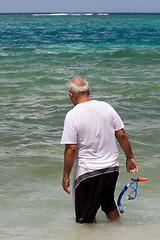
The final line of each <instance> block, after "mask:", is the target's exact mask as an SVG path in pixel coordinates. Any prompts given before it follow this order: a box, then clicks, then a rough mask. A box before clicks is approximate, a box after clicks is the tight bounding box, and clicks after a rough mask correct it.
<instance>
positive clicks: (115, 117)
mask: <svg viewBox="0 0 160 240" xmlns="http://www.w3.org/2000/svg"><path fill="white" fill-rule="evenodd" d="M113 110H114V109H113ZM113 125H114V130H115V131H118V130H120V129H122V128H124V124H123V121H122V119H121V118H120V116H119V115H118V113H117V112H116V111H115V110H114V111H113Z"/></svg>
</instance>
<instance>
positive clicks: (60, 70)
mask: <svg viewBox="0 0 160 240" xmlns="http://www.w3.org/2000/svg"><path fill="white" fill-rule="evenodd" d="M77 75H78V76H79V75H80V76H83V77H85V78H86V79H87V80H88V81H89V84H90V87H91V98H92V99H97V100H104V101H106V102H108V103H109V104H111V105H112V106H113V107H114V108H115V109H116V110H117V112H118V113H119V114H120V116H121V118H122V119H123V122H124V124H125V130H126V133H127V134H128V136H129V139H130V141H131V145H132V149H133V152H134V154H135V157H136V159H137V162H138V164H139V173H137V174H135V175H134V177H135V178H136V177H138V176H141V177H147V178H149V181H148V182H145V183H140V184H139V189H138V196H137V198H136V199H135V200H134V201H128V200H127V199H126V198H125V197H124V199H123V204H124V205H125V206H126V209H125V213H124V214H123V215H122V217H121V220H120V223H110V222H108V221H107V220H106V218H105V216H104V215H103V213H102V212H101V211H99V212H98V215H97V221H98V224H97V225H95V226H88V225H79V224H76V223H75V222H74V215H73V207H72V199H71V196H70V195H67V194H66V193H65V192H64V191H63V190H62V187H61V178H62V171H63V151H64V147H63V146H60V144H59V142H60V138H61V134H62V129H63V121H64V117H65V114H66V112H67V111H68V110H69V109H71V108H72V104H71V102H70V99H69V97H68V94H67V91H66V82H67V81H68V80H69V79H71V78H72V77H74V76H77ZM119 151H120V157H119V160H120V175H119V180H118V183H117V187H116V193H115V197H116V199H117V197H118V195H119V193H120V191H121V190H122V188H123V186H124V185H125V184H126V183H127V182H128V181H129V180H130V178H131V175H130V174H129V173H127V172H126V170H125V156H124V154H123V152H122V150H121V149H120V148H119ZM159 171H160V15H159V14H144V15H143V14H109V15H107V14H100V15H97V14H13V15H0V239H6V240H15V239H16V240H17V239H18V240H19V239H22V240H28V239H30V240H32V239H34V240H36V239H37V240H49V239H54V240H61V239H70V240H76V239H84V240H90V239H93V240H94V239H102V240H104V239H113V240H117V239H123V240H125V239H131V240H137V239H139V238H140V239H143V238H144V239H146V240H151V239H154V240H158V239H159V236H160V228H159V227H160V218H159V215H160V187H159V180H160V175H159Z"/></svg>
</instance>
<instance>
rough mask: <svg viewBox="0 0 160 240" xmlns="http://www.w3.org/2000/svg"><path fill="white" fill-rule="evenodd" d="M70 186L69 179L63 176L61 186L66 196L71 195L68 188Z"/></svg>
mask: <svg viewBox="0 0 160 240" xmlns="http://www.w3.org/2000/svg"><path fill="white" fill-rule="evenodd" d="M69 185H70V179H69V177H66V176H63V180H62V186H63V189H64V191H65V192H67V193H68V194H71V193H70V191H69V189H68V187H69Z"/></svg>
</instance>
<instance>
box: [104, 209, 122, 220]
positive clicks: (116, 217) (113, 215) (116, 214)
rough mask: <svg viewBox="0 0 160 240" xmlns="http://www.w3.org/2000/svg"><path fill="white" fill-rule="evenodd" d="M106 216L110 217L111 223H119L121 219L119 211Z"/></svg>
mask: <svg viewBox="0 0 160 240" xmlns="http://www.w3.org/2000/svg"><path fill="white" fill-rule="evenodd" d="M106 216H107V217H108V219H109V220H110V221H117V220H119V218H120V217H119V212H118V210H117V209H115V210H113V211H111V212H109V213H108V214H106Z"/></svg>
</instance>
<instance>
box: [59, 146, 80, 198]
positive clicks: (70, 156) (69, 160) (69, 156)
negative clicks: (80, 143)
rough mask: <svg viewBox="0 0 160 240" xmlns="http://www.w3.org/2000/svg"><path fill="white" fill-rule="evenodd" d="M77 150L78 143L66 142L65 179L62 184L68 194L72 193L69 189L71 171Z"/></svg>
mask: <svg viewBox="0 0 160 240" xmlns="http://www.w3.org/2000/svg"><path fill="white" fill-rule="evenodd" d="M76 151H77V144H66V145H65V152H64V172H63V180H62V186H63V189H64V191H66V192H67V193H68V194H70V191H69V189H68V187H69V185H70V179H69V176H70V173H71V170H72V167H73V164H74V160H75V157H76Z"/></svg>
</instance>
